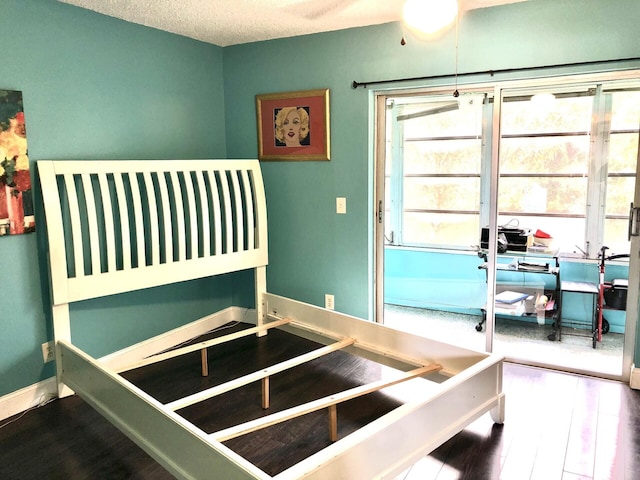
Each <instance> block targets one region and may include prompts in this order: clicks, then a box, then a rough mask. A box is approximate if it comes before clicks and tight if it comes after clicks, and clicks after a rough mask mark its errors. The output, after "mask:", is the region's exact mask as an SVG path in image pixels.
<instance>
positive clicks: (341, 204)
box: [336, 197, 347, 215]
mask: <svg viewBox="0 0 640 480" xmlns="http://www.w3.org/2000/svg"><path fill="white" fill-rule="evenodd" d="M336 213H340V214H343V215H344V214H345V213H347V199H346V198H345V197H337V198H336Z"/></svg>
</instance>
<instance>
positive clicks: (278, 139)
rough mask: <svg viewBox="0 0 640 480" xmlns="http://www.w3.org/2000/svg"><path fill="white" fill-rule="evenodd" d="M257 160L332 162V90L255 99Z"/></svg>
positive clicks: (262, 96) (257, 96) (272, 95)
mask: <svg viewBox="0 0 640 480" xmlns="http://www.w3.org/2000/svg"><path fill="white" fill-rule="evenodd" d="M256 115H257V122H258V159H260V160H263V161H299V160H302V161H304V160H311V161H313V160H330V159H331V153H330V145H331V142H330V131H329V125H330V121H329V89H328V88H327V89H319V90H305V91H299V92H286V93H269V94H263V95H256Z"/></svg>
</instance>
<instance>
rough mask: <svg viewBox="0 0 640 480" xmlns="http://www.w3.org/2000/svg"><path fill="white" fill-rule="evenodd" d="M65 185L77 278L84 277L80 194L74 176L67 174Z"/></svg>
mask: <svg viewBox="0 0 640 480" xmlns="http://www.w3.org/2000/svg"><path fill="white" fill-rule="evenodd" d="M64 185H65V187H66V190H67V198H68V199H69V216H70V220H71V232H72V237H73V257H74V266H75V278H81V277H84V273H85V272H84V253H83V240H82V227H81V226H80V225H81V224H80V207H79V205H78V193H77V191H76V184H75V182H74V179H73V175H71V174H65V176H64Z"/></svg>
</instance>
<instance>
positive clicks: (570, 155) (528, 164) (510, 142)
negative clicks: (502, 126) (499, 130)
mask: <svg viewBox="0 0 640 480" xmlns="http://www.w3.org/2000/svg"><path fill="white" fill-rule="evenodd" d="M588 165H589V136H587V135H585V136H569V137H536V138H527V137H521V138H503V139H502V143H501V144H500V174H501V175H504V174H508V173H564V174H569V173H571V174H582V175H586V174H587V173H588V170H589V167H588Z"/></svg>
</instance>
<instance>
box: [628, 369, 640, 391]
mask: <svg viewBox="0 0 640 480" xmlns="http://www.w3.org/2000/svg"><path fill="white" fill-rule="evenodd" d="M629 386H630V387H631V388H633V389H635V390H640V368H637V367H636V366H635V365H632V366H631V378H630V379H629Z"/></svg>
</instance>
